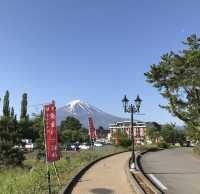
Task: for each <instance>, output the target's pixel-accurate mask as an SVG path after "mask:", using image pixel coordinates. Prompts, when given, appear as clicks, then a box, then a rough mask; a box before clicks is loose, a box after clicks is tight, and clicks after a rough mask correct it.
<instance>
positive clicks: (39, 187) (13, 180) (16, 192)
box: [0, 146, 124, 194]
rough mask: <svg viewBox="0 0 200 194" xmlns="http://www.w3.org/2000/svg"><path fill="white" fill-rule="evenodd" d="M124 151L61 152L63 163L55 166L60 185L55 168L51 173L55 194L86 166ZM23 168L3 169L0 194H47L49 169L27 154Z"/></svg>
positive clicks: (109, 148)
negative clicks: (103, 157)
mask: <svg viewBox="0 0 200 194" xmlns="http://www.w3.org/2000/svg"><path fill="white" fill-rule="evenodd" d="M122 150H124V148H121V147H114V146H108V147H103V148H99V149H95V150H87V151H80V152H62V158H61V160H59V161H57V162H56V167H57V171H58V175H59V178H60V181H61V185H59V184H58V180H57V177H56V175H55V171H54V168H53V165H49V169H50V173H51V183H52V194H53V193H54V194H55V193H58V192H59V191H60V190H61V189H62V188H63V187H64V186H65V185H66V183H67V182H68V181H69V180H70V179H71V178H72V177H73V175H75V173H77V172H78V171H79V170H80V169H81V168H82V167H83V166H85V165H87V164H88V163H89V162H91V161H93V160H95V159H97V158H99V157H101V156H105V155H108V154H110V153H116V152H119V151H122ZM26 158H27V159H26V160H25V161H24V168H20V167H16V168H9V169H8V168H6V169H0V194H47V193H48V186H47V177H46V165H45V163H44V161H39V160H36V159H35V154H34V153H30V154H27V156H26Z"/></svg>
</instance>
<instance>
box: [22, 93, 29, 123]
mask: <svg viewBox="0 0 200 194" xmlns="http://www.w3.org/2000/svg"><path fill="white" fill-rule="evenodd" d="M27 105H28V101H27V93H24V94H23V95H22V101H21V115H20V119H25V120H26V119H27V118H28V116H27Z"/></svg>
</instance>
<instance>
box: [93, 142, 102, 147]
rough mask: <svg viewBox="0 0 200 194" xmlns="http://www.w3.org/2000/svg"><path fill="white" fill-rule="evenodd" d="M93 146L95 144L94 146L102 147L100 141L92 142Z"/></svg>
mask: <svg viewBox="0 0 200 194" xmlns="http://www.w3.org/2000/svg"><path fill="white" fill-rule="evenodd" d="M94 146H96V147H102V146H103V144H101V143H99V142H94Z"/></svg>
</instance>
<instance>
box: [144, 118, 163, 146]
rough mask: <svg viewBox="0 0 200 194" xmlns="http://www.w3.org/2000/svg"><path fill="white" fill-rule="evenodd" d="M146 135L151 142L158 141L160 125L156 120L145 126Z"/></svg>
mask: <svg viewBox="0 0 200 194" xmlns="http://www.w3.org/2000/svg"><path fill="white" fill-rule="evenodd" d="M147 136H148V137H149V138H150V140H151V141H152V142H154V143H158V142H159V138H160V136H161V125H160V124H158V123H156V122H152V123H151V125H149V126H148V127H147Z"/></svg>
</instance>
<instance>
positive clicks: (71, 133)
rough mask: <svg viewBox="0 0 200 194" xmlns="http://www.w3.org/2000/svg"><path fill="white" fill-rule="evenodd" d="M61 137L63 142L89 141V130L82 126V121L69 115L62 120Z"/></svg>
mask: <svg viewBox="0 0 200 194" xmlns="http://www.w3.org/2000/svg"><path fill="white" fill-rule="evenodd" d="M60 137H61V141H62V143H66V142H76V141H80V142H82V141H88V140H89V137H88V130H87V129H84V128H82V125H81V123H80V121H79V120H78V119H76V118H74V117H67V118H66V119H65V120H63V121H61V125H60Z"/></svg>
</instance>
